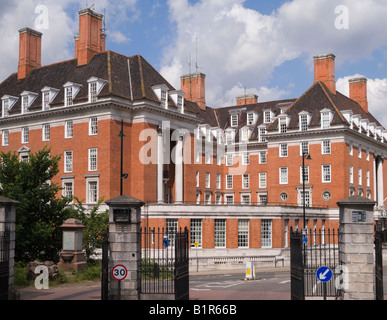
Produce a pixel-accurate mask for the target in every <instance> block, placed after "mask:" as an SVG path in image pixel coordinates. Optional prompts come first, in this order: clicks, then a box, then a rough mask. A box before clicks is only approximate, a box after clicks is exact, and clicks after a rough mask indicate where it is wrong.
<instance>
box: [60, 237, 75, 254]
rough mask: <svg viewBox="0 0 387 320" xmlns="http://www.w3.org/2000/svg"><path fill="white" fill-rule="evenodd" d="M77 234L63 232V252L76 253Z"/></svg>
mask: <svg viewBox="0 0 387 320" xmlns="http://www.w3.org/2000/svg"><path fill="white" fill-rule="evenodd" d="M74 246H75V232H63V250H65V251H74V250H75V248H74Z"/></svg>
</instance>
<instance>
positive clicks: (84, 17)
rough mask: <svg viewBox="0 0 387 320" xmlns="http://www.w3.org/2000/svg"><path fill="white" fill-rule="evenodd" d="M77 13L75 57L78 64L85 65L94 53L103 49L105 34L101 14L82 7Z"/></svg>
mask: <svg viewBox="0 0 387 320" xmlns="http://www.w3.org/2000/svg"><path fill="white" fill-rule="evenodd" d="M78 14H79V35H78V36H76V37H75V51H76V52H75V57H76V59H78V65H85V64H87V63H89V62H90V60H91V58H92V57H93V56H94V55H95V54H97V53H101V52H104V51H105V38H106V35H105V34H104V33H103V30H102V20H103V15H102V14H99V13H97V12H94V11H93V10H91V9H82V10H80V11H78Z"/></svg>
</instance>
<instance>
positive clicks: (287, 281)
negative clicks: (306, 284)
mask: <svg viewBox="0 0 387 320" xmlns="http://www.w3.org/2000/svg"><path fill="white" fill-rule="evenodd" d="M289 282H290V280H285V281H281V282H280V284H284V283H289Z"/></svg>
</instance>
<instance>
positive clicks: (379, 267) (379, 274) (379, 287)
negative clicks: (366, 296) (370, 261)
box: [375, 230, 384, 300]
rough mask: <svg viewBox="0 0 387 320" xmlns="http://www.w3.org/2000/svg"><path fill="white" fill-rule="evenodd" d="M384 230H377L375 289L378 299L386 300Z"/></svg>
mask: <svg viewBox="0 0 387 320" xmlns="http://www.w3.org/2000/svg"><path fill="white" fill-rule="evenodd" d="M382 245H383V231H379V230H376V231H375V289H376V295H375V296H376V300H384V293H383V252H382V250H383V247H382Z"/></svg>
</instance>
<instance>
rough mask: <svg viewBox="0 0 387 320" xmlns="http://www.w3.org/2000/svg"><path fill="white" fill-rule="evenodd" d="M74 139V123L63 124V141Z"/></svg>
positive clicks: (68, 121)
mask: <svg viewBox="0 0 387 320" xmlns="http://www.w3.org/2000/svg"><path fill="white" fill-rule="evenodd" d="M73 137H74V122H73V121H72V120H67V121H66V123H65V139H72V138H73Z"/></svg>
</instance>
